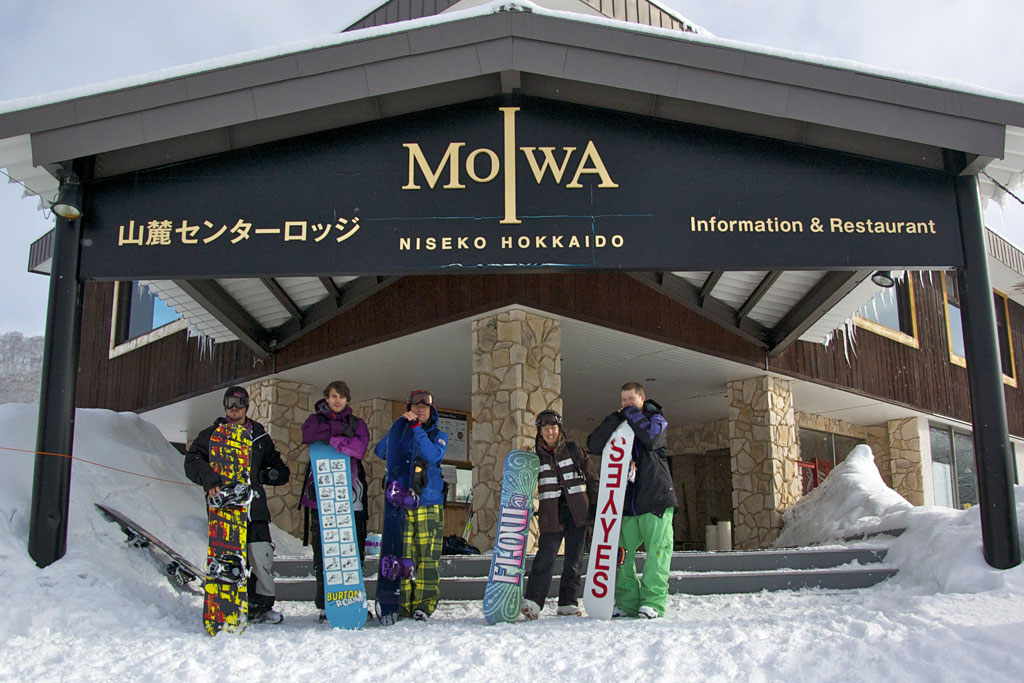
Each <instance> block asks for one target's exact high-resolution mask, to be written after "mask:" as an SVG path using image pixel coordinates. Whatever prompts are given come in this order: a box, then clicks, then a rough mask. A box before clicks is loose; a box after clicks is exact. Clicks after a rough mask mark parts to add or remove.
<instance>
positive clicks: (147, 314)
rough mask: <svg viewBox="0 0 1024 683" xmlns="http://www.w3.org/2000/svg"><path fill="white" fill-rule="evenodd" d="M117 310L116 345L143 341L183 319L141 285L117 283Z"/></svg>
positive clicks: (114, 333) (115, 305)
mask: <svg viewBox="0 0 1024 683" xmlns="http://www.w3.org/2000/svg"><path fill="white" fill-rule="evenodd" d="M114 307H115V308H114V311H115V315H114V330H113V335H112V336H113V340H112V341H113V342H114V345H118V344H124V343H125V342H128V341H131V340H133V339H138V338H140V337H144V336H145V335H147V334H149V333H150V332H153V331H154V330H158V329H160V328H162V327H164V326H165V325H169V324H170V323H172V322H174V321H176V320H178V319H180V318H181V314H180V313H178V312H177V311H175V310H174V309H173V308H171V307H170V306H168V305H167V304H165V303H164V302H163V301H162V300H161V299H160V298H159V297H157V296H156V295H155V294H152V293H150V291H149V290H148V288H146V287H143V286H141V285H140V284H139V283H138V282H119V283H117V286H116V287H115V289H114Z"/></svg>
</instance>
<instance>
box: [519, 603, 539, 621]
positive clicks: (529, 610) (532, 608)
mask: <svg viewBox="0 0 1024 683" xmlns="http://www.w3.org/2000/svg"><path fill="white" fill-rule="evenodd" d="M521 611H522V613H523V616H524V617H526V618H527V619H529V620H531V621H533V620H534V619H537V618H538V617H539V616H540V605H538V604H537V603H535V602H534V601H533V600H530V599H529V598H526V599H525V600H523V607H522V610H521Z"/></svg>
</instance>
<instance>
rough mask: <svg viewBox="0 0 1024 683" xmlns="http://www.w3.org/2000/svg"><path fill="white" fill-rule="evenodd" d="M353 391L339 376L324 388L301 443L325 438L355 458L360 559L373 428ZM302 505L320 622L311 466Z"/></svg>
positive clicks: (321, 587)
mask: <svg viewBox="0 0 1024 683" xmlns="http://www.w3.org/2000/svg"><path fill="white" fill-rule="evenodd" d="M351 400H352V394H351V393H350V392H349V390H348V384H346V383H345V382H342V381H341V380H337V381H334V382H331V383H330V384H328V385H327V388H326V389H324V397H323V398H322V399H320V400H319V401H317V402H316V406H315V410H314V412H313V414H312V415H310V416H309V417H308V418H306V421H305V422H303V423H302V443H304V444H312V443H316V442H317V441H324V442H326V443H328V444H330V445H331V447H332V448H334V450H336V451H338V452H339V453H344V454H345V455H347V456H349V457H350V458H352V471H353V473H354V474H355V476H353V477H352V510H353V512H354V513H355V514H354V517H355V522H356V546H357V547H358V548H359V559H360V560H362V559H363V552H364V546H365V545H366V519H367V517H368V516H369V515H368V513H367V507H366V472H365V471H364V470H363V462H362V461H363V455H364V454H365V453H366V446H367V444H369V443H370V430H368V429H367V428H366V423H365V422H363V421H362V420H361V419H359V418H358V417H356V416H355V415H354V414H353V413H352V407H351V406H349V401H351ZM299 505H300V506H301V507H303V508H305V509H306V510H307V511H308V516H307V519H306V529H307V531H308V532H309V536H310V543H311V544H312V546H313V573H314V574H315V575H316V598H315V601H316V606H317V607H318V608H319V609H320V621H321V623H322V622H323V621H325V620H326V618H327V615H326V613H325V612H324V572H323V561H324V554H323V545H322V544H321V542H320V517H319V515H318V514H317V505H316V487H315V485H314V483H313V471H312V468H307V471H306V483H305V484H304V485H303V487H302V499H301V500H300V501H299Z"/></svg>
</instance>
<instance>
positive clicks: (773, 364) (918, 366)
mask: <svg viewBox="0 0 1024 683" xmlns="http://www.w3.org/2000/svg"><path fill="white" fill-rule="evenodd" d="M914 298H915V301H914V304H915V306H916V311H917V330H918V341H919V345H920V349H914V348H912V347H909V346H906V345H904V344H901V343H899V342H896V341H893V340H890V339H887V338H885V337H882V336H879V335H877V334H874V333H872V332H868V331H867V330H864V329H857V331H856V338H855V340H854V344H853V346H852V347H851V348H850V349H849V352H848V354H849V361H847V358H846V356H845V355H844V350H843V340H842V336H841V334H837V335H836V340H835V341H834V342H833V343H832V344H831V345H830V346H829V347H828V348H826V347H824V346H822V345H820V344H810V343H807V342H797V343H796V344H794V345H793V346H792V347H790V348H789V349H787V350H786V351H785V352H784V353H782V354H781V355H780V356H779V357H778V358H774V359H772V360H771V361H770V364H769V366H770V368H771V369H772V370H775V371H778V372H781V373H784V374H788V375H793V376H797V377H803V378H807V379H813V380H815V381H818V382H821V383H825V384H832V385H835V386H838V387H842V388H849V389H852V390H854V391H857V392H860V393H864V394H866V395H869V396H878V397H881V398H885V399H888V400H891V401H895V402H897V403H903V404H905V405H908V406H913V407H915V408H918V409H919V410H922V411H924V412H933V413H937V414H939V415H944V416H947V417H951V418H955V419H958V420H964V421H966V422H970V421H971V407H970V397H969V395H968V391H967V371H966V370H964V368H962V367H960V366H958V365H955V364H953V363H950V362H949V342H948V340H947V337H946V318H945V309H944V304H943V299H942V281H941V279H940V278H939V275H938V273H935V274H934V275H933V276H932V278H931V279H930V280H929V278H928V275H927V274H926V275H925V276H924V279H923V280H922V279H920V278H918V277H917V275H916V274H915V275H914ZM1010 329H1011V335H1012V341H1013V348H1014V354H1015V357H1019V356H1020V353H1021V350H1022V349H1024V346H1022V344H1024V333H1022V331H1024V308H1021V307H1020V306H1018V305H1017V304H1015V303H1013V302H1012V301H1011V302H1010ZM1017 374H1018V384H1019V385H1024V381H1021V378H1020V371H1019V370H1018V373H1017ZM1004 389H1005V392H1004V395H1005V397H1006V412H1007V418H1008V423H1009V428H1010V433H1011V434H1015V435H1019V436H1021V435H1024V401H1022V393H1021V390H1020V389H1016V388H1013V387H1011V386H1006V385H1004Z"/></svg>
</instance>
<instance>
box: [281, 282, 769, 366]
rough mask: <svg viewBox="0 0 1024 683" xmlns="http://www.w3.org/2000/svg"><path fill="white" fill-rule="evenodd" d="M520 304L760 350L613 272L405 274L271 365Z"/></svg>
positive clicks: (712, 344)
mask: <svg viewBox="0 0 1024 683" xmlns="http://www.w3.org/2000/svg"><path fill="white" fill-rule="evenodd" d="M511 304H520V305H523V306H529V307H532V308H537V309H540V310H544V311H548V312H550V313H555V314H562V315H567V316H571V317H573V318H576V319H578V320H583V321H585V322H592V323H595V324H598V325H604V326H607V327H611V328H614V329H618V330H622V331H625V332H632V333H635V334H638V335H641V336H644V337H649V338H651V339H657V340H659V341H663V342H666V343H670V344H676V345H679V346H685V347H687V348H693V349H696V350H700V351H702V352H705V353H709V354H713V355H717V356H721V357H725V358H730V359H733V360H737V361H739V362H744V363H754V364H756V363H763V361H764V354H763V352H762V351H760V350H759V349H758V348H757V347H755V346H754V345H752V344H750V343H748V342H746V341H745V340H743V339H742V338H740V337H739V336H737V335H733V334H731V333H728V332H724V331H723V330H722V328H721V327H719V326H717V325H715V324H714V323H712V322H710V321H708V320H706V319H705V318H702V317H700V316H698V315H697V314H695V313H693V312H691V311H689V310H688V309H686V308H684V307H683V306H680V305H678V304H676V303H675V302H673V301H672V300H670V299H668V298H667V297H664V296H661V295H660V294H656V293H654V292H652V291H651V290H650V289H648V288H647V287H645V286H643V285H642V284H640V283H639V282H637V281H636V280H634V279H633V278H630V277H628V276H626V275H622V274H618V273H579V274H566V275H440V276H429V277H428V276H415V277H406V278H403V279H401V280H399V281H398V282H397V283H395V284H394V285H392V286H391V287H389V288H388V289H386V290H385V291H383V292H381V293H380V294H378V295H377V296H375V297H373V298H371V299H368V300H367V301H365V302H363V303H362V304H360V305H359V306H357V307H355V308H354V309H353V310H352V311H350V312H349V313H348V314H346V315H344V316H340V317H338V318H335V319H334V320H332V321H330V322H328V323H326V324H324V325H322V326H321V327H319V328H317V329H316V330H312V331H311V332H309V333H308V334H306V335H305V336H303V337H302V338H301V339H299V340H297V341H295V342H294V343H292V344H290V345H289V346H287V347H286V348H284V349H282V350H281V351H280V352H279V353H278V355H277V368H278V370H279V371H280V370H285V369H288V368H290V367H294V366H297V365H302V364H304V363H309V362H310V361H312V360H318V359H320V358H325V357H329V356H332V355H335V354H338V353H344V352H346V351H351V350H354V349H357V348H361V347H364V346H368V345H370V344H374V343H377V342H380V341H384V340H386V339H391V338H395V337H398V336H402V335H406V334H410V333H412V332H417V331H419V330H424V329H428V328H430V327H434V326H436V325H440V324H444V323H446V322H451V321H453V320H459V319H462V318H466V317H469V316H472V315H477V314H481V313H485V312H487V311H490V310H493V309H495V308H499V307H502V306H507V305H511Z"/></svg>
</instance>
